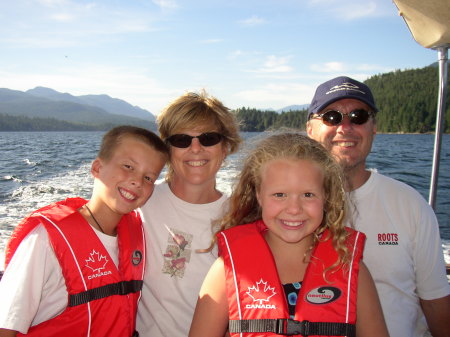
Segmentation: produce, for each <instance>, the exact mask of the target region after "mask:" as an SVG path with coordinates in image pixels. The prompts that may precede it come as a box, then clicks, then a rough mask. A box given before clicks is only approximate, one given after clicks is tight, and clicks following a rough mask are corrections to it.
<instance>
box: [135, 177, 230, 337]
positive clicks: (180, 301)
mask: <svg viewBox="0 0 450 337" xmlns="http://www.w3.org/2000/svg"><path fill="white" fill-rule="evenodd" d="M226 201H227V197H226V196H225V195H222V197H221V198H220V199H219V200H217V201H215V202H212V203H208V204H191V203H188V202H185V201H183V200H181V199H179V198H178V197H176V196H175V195H174V194H173V193H172V191H171V190H170V188H169V186H168V184H167V183H166V182H163V183H161V184H158V185H156V187H155V190H154V192H153V195H152V197H151V198H150V199H149V200H148V201H147V203H146V204H145V205H144V206H142V208H141V210H140V211H141V216H142V221H143V225H144V230H145V238H146V242H147V249H146V252H147V259H146V261H147V265H146V270H145V276H144V287H143V289H142V297H141V301H140V303H139V307H138V316H137V331H139V335H140V336H141V337H159V336H168V337H176V336H180V337H186V336H187V335H188V332H189V328H190V325H191V321H192V316H193V314H194V309H195V305H196V303H197V298H198V294H199V291H200V287H201V285H202V283H203V279H204V278H205V276H206V273H207V272H208V270H209V268H210V267H211V265H212V263H213V262H214V261H215V259H216V257H217V250H216V249H215V250H214V251H213V252H210V253H196V252H195V250H196V249H204V248H207V247H209V245H210V243H211V239H212V235H213V230H212V227H211V221H212V220H215V219H217V218H219V217H220V216H221V215H222V212H223V211H224V207H225V205H224V203H225V202H226Z"/></svg>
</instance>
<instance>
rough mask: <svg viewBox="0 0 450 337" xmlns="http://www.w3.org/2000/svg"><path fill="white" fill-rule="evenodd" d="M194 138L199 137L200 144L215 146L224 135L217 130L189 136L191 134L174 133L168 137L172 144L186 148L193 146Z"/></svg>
mask: <svg viewBox="0 0 450 337" xmlns="http://www.w3.org/2000/svg"><path fill="white" fill-rule="evenodd" d="M193 138H198V140H199V142H200V144H201V145H203V146H213V145H216V144H218V143H219V142H220V141H221V140H222V135H221V134H220V133H217V132H208V133H202V134H201V135H199V136H189V135H185V134H177V135H172V136H170V137H169V138H167V141H168V142H169V143H170V145H172V146H175V147H179V148H182V149H184V148H187V147H189V146H191V143H192V139H193Z"/></svg>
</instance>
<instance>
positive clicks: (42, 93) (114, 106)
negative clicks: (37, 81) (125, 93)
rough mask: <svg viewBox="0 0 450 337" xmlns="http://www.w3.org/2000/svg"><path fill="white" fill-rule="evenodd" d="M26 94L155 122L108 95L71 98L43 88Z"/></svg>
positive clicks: (138, 108) (150, 117)
mask: <svg viewBox="0 0 450 337" xmlns="http://www.w3.org/2000/svg"><path fill="white" fill-rule="evenodd" d="M26 93H28V94H31V95H33V96H36V97H43V98H48V99H50V100H53V101H66V102H72V103H78V104H85V105H92V106H95V107H98V108H101V109H103V110H105V111H106V112H109V113H112V114H115V115H125V116H130V117H135V118H142V119H150V120H152V121H155V116H154V115H153V114H152V113H151V112H150V111H147V110H144V109H141V108H140V107H138V106H133V105H131V104H129V103H127V102H125V101H124V100H121V99H118V98H112V97H110V96H108V95H82V96H73V95H71V94H68V93H61V92H58V91H56V90H53V89H50V88H45V87H36V88H34V89H30V90H27V91H26Z"/></svg>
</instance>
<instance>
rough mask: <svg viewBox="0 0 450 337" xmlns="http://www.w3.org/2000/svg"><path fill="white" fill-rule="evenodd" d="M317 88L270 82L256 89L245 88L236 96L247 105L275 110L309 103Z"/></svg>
mask: <svg viewBox="0 0 450 337" xmlns="http://www.w3.org/2000/svg"><path fill="white" fill-rule="evenodd" d="M315 89H316V88H315V87H314V86H311V85H307V84H302V83H284V84H283V83H281V84H268V85H265V86H262V87H259V88H256V89H249V90H243V91H240V92H238V93H236V94H235V95H234V96H235V97H237V98H238V99H240V100H241V101H245V102H246V103H244V104H241V105H247V106H251V107H255V105H258V106H256V107H257V108H259V109H268V108H272V109H275V110H278V109H281V108H284V107H286V106H288V105H293V104H305V103H309V102H310V100H311V97H312V96H313V94H314V90H315Z"/></svg>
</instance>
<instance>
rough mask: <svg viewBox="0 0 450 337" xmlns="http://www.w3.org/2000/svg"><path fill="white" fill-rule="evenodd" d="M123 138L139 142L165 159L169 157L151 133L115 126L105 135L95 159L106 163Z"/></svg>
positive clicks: (135, 127)
mask: <svg viewBox="0 0 450 337" xmlns="http://www.w3.org/2000/svg"><path fill="white" fill-rule="evenodd" d="M125 137H131V138H134V139H136V140H139V141H141V142H143V143H144V144H147V145H149V146H151V147H152V148H153V149H154V150H156V151H158V152H160V153H162V154H163V155H164V157H165V158H166V159H168V157H169V150H168V148H167V146H166V144H165V143H164V142H163V141H162V140H161V138H159V137H158V136H157V135H156V134H155V133H153V132H152V131H149V130H147V129H143V128H140V127H137V126H131V125H121V126H116V127H114V128H112V129H111V130H109V131H108V132H107V133H105V135H104V136H103V138H102V143H101V145H100V150H99V152H98V154H97V157H98V158H100V159H103V160H106V161H108V160H109V159H111V157H112V156H113V154H114V151H115V150H116V148H117V145H119V144H120V142H121V141H122V139H123V138H125Z"/></svg>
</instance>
